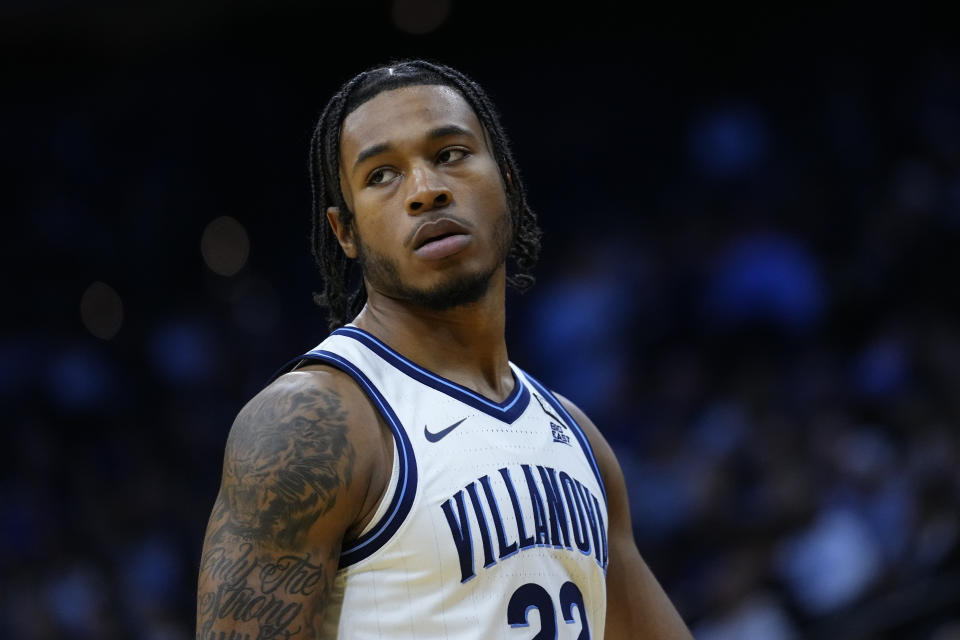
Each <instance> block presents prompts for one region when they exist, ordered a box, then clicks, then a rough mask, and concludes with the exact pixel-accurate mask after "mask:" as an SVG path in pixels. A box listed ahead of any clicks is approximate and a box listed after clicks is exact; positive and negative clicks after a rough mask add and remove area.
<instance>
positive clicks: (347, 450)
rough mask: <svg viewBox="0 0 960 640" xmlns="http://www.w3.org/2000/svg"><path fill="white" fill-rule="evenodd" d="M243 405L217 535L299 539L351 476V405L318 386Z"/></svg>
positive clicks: (295, 542)
mask: <svg viewBox="0 0 960 640" xmlns="http://www.w3.org/2000/svg"><path fill="white" fill-rule="evenodd" d="M243 413H244V414H247V415H241V416H240V418H238V420H237V424H236V426H235V427H234V429H233V431H232V433H231V434H230V439H229V441H228V443H227V455H226V459H225V460H224V468H223V480H222V486H221V494H220V496H219V497H218V499H217V503H216V505H215V506H214V513H213V520H214V521H217V523H218V525H219V526H218V528H217V529H216V530H215V532H214V534H213V539H214V540H219V539H221V537H222V536H224V535H232V536H236V537H238V538H241V539H251V538H252V539H255V540H259V541H264V542H270V543H272V544H274V545H277V546H279V547H281V548H289V547H296V546H299V545H301V544H302V543H303V541H304V539H305V538H306V535H307V532H308V531H309V529H310V526H311V525H312V524H313V523H314V522H316V520H317V518H319V517H320V516H322V515H323V514H324V513H326V512H327V511H329V510H330V509H331V508H333V505H334V502H335V500H336V493H335V492H336V490H337V489H338V488H339V487H341V486H346V485H347V484H349V482H350V480H351V475H352V473H353V461H354V458H355V452H354V450H353V447H352V445H351V444H350V443H349V441H348V440H347V420H346V419H347V413H346V411H345V410H344V409H343V408H341V406H340V399H339V397H338V396H337V395H336V394H335V393H332V392H330V391H321V390H318V389H309V390H303V391H298V392H296V393H293V394H290V395H285V396H281V397H279V398H276V397H271V396H268V397H266V398H264V399H263V400H262V401H261V402H260V403H259V404H258V405H256V406H254V407H252V408H251V410H250V411H246V410H245V411H244V412H243ZM264 425H269V427H268V428H263V427H264Z"/></svg>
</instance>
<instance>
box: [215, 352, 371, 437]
mask: <svg viewBox="0 0 960 640" xmlns="http://www.w3.org/2000/svg"><path fill="white" fill-rule="evenodd" d="M321 433H326V434H327V435H329V436H334V437H336V436H343V437H344V438H348V439H357V438H360V439H363V438H364V437H369V436H373V435H375V434H377V433H378V429H377V416H376V412H375V411H374V409H373V407H372V406H371V405H370V402H369V401H368V399H367V397H366V395H365V394H364V393H363V391H362V390H361V389H360V388H359V387H358V386H357V384H356V383H355V382H354V381H353V379H352V378H350V376H348V375H347V374H345V373H343V372H342V371H339V370H337V369H334V368H333V367H328V366H323V365H315V366H310V367H305V368H303V369H299V370H297V371H292V372H290V373H286V374H284V375H282V376H280V377H279V378H277V379H276V380H275V381H274V382H272V383H271V384H269V385H268V386H267V387H265V388H264V389H263V390H262V391H260V393H258V394H257V395H255V396H254V397H253V398H252V399H251V400H250V401H249V402H248V403H247V404H246V405H245V406H244V407H243V409H241V410H240V413H239V414H238V415H237V418H236V420H235V421H234V424H233V427H232V429H231V432H230V437H229V439H228V441H227V447H228V449H229V448H230V447H231V445H244V444H249V441H250V439H262V438H271V437H274V438H275V437H283V436H289V435H295V434H302V435H306V436H309V435H320V434H321Z"/></svg>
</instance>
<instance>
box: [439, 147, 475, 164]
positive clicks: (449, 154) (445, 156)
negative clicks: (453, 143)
mask: <svg viewBox="0 0 960 640" xmlns="http://www.w3.org/2000/svg"><path fill="white" fill-rule="evenodd" d="M468 155H470V152H469V151H467V150H466V149H461V148H459V147H450V148H449V149H444V150H443V151H441V152H440V153H438V154H437V162H439V163H440V164H447V163H450V162H456V161H457V160H463V159H464V158H466V157H467V156H468Z"/></svg>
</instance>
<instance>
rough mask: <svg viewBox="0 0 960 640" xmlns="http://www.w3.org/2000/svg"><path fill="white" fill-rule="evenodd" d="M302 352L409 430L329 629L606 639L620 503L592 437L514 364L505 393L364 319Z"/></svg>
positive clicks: (343, 577) (351, 550)
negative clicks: (340, 374) (421, 354)
mask: <svg viewBox="0 0 960 640" xmlns="http://www.w3.org/2000/svg"><path fill="white" fill-rule="evenodd" d="M297 362H298V363H299V364H306V363H309V362H313V363H325V364H328V365H331V366H333V367H336V368H337V369H340V370H342V371H344V372H346V373H347V374H349V375H350V376H351V377H353V379H354V380H356V382H357V384H359V385H360V387H361V388H362V389H363V390H364V391H365V392H366V394H367V395H368V396H369V398H370V401H371V402H372V403H373V406H374V407H375V408H376V409H377V410H378V411H379V412H380V413H381V415H382V416H383V418H384V420H385V421H386V423H387V424H388V425H389V426H390V429H391V430H392V431H393V437H394V443H395V447H394V452H395V453H394V462H393V475H392V478H391V482H390V485H389V487H388V489H387V491H386V493H385V495H384V497H383V498H382V500H381V502H380V504H379V507H378V509H377V511H376V513H375V515H374V518H373V521H372V522H371V525H370V526H369V527H367V529H366V530H365V531H364V533H363V534H362V535H361V536H360V537H359V538H358V539H357V540H356V541H354V542H353V543H351V544H349V545H345V546H344V549H343V550H342V553H341V558H340V568H339V571H338V573H337V575H336V579H335V584H334V590H333V593H332V594H331V600H330V604H329V606H328V609H327V614H326V622H325V629H324V635H323V637H324V638H355V639H363V640H368V639H373V638H376V639H387V638H391V639H392V638H421V639H424V640H430V639H434V638H445V639H468V638H470V639H477V640H480V639H483V640H492V639H503V640H531V639H534V638H545V639H547V640H554V639H555V638H577V639H580V640H584V639H586V638H602V637H603V629H604V621H605V614H606V583H605V575H606V566H607V561H608V553H607V522H608V518H607V502H606V493H605V490H604V486H603V480H602V478H601V477H600V472H599V469H598V468H597V463H596V460H595V459H594V456H593V452H592V450H591V448H590V444H589V442H588V441H587V438H586V436H585V435H584V433H583V431H582V430H581V428H580V426H579V425H578V424H577V423H576V421H575V420H574V419H573V418H572V417H571V416H570V414H569V413H568V412H567V411H565V410H564V408H563V406H562V405H561V404H560V403H559V402H558V401H557V399H556V398H555V397H554V396H553V395H552V394H551V393H550V392H549V391H548V390H547V389H545V388H544V387H543V386H542V385H541V384H540V383H538V382H537V381H536V380H534V379H533V378H531V377H530V376H529V375H527V374H525V373H524V372H523V371H521V370H520V369H519V368H518V367H516V366H515V365H513V364H512V363H511V365H510V367H511V369H512V371H513V374H514V380H515V384H514V389H513V392H512V393H511V394H510V396H509V397H508V398H507V399H505V400H504V401H503V402H493V401H491V400H488V399H486V398H484V397H483V396H481V395H479V394H477V393H475V392H473V391H470V390H469V389H467V388H465V387H463V386H461V385H458V384H456V383H453V382H451V381H449V380H447V379H445V378H442V377H440V376H438V375H436V374H434V373H431V372H430V371H427V370H425V369H423V368H422V367H420V366H418V365H416V364H414V363H413V362H411V361H409V360H407V359H406V358H404V357H403V356H401V355H400V354H398V353H397V352H395V351H393V350H392V349H391V348H390V347H388V346H387V345H386V344H384V343H383V342H381V341H380V340H378V339H377V338H375V337H373V336H372V335H370V334H369V333H367V332H365V331H362V330H360V329H358V328H356V327H354V326H352V325H348V326H346V327H343V328H340V329H338V330H336V331H334V332H333V333H332V334H331V335H330V337H328V338H327V339H326V340H324V341H323V342H322V343H321V344H320V345H319V346H318V347H317V348H316V349H314V350H313V351H310V352H309V353H307V354H305V355H304V356H302V358H300V359H298V360H297Z"/></svg>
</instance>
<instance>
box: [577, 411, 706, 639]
mask: <svg viewBox="0 0 960 640" xmlns="http://www.w3.org/2000/svg"><path fill="white" fill-rule="evenodd" d="M558 398H559V400H560V402H561V403H562V404H563V406H564V408H566V410H567V411H569V412H570V414H571V415H572V416H573V417H574V419H576V421H577V422H578V423H579V424H580V426H581V427H583V429H584V431H585V432H586V434H587V437H588V438H589V440H590V444H591V446H592V447H593V452H594V454H595V455H596V457H597V464H598V465H599V466H600V473H601V475H602V476H603V482H604V484H605V485H606V488H607V503H608V509H609V514H608V517H609V520H610V523H609V525H610V533H609V545H610V564H609V566H608V568H607V625H606V629H605V635H604V637H605V638H607V639H608V640H648V639H649V640H654V639H655V640H681V639H683V640H692V639H693V636H692V635H691V634H690V631H689V630H688V629H687V627H686V625H685V624H684V623H683V620H682V619H681V618H680V614H678V613H677V610H676V608H675V607H674V606H673V603H672V602H670V599H669V598H668V597H667V594H666V593H664V591H663V589H662V588H661V587H660V585H659V583H657V579H656V578H655V577H654V576H653V574H652V573H651V572H650V569H649V568H648V567H647V564H646V563H645V562H644V561H643V558H642V557H641V556H640V551H639V550H638V549H637V545H636V542H635V541H634V539H633V526H632V525H631V523H630V506H629V503H628V501H627V487H626V483H625V482H624V479H623V472H622V471H621V470H620V464H619V463H618V462H617V458H616V456H615V455H614V453H613V449H611V448H610V445H609V444H608V443H607V441H606V439H605V438H604V437H603V435H602V434H601V433H600V431H599V430H598V429H597V427H596V425H594V424H593V422H592V421H591V420H590V418H588V417H587V416H586V415H585V414H584V413H583V412H582V411H580V409H578V408H577V407H576V405H574V404H573V403H572V402H570V401H569V400H567V399H566V398H564V397H562V396H558Z"/></svg>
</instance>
